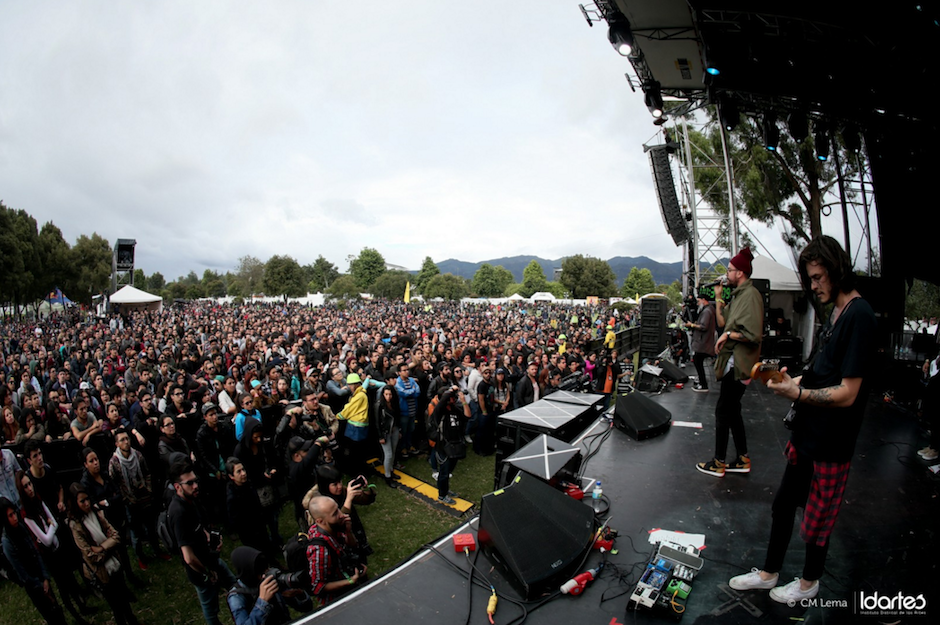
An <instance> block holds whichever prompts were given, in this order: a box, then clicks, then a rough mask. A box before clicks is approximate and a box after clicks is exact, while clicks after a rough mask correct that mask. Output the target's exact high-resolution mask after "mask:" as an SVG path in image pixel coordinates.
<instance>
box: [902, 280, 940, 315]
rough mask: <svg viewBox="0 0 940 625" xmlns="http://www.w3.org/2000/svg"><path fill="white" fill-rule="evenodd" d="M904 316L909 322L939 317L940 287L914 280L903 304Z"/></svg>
mask: <svg viewBox="0 0 940 625" xmlns="http://www.w3.org/2000/svg"><path fill="white" fill-rule="evenodd" d="M904 316H905V318H907V319H908V320H911V321H915V320H916V321H919V320H921V319H928V320H929V319H930V318H931V317H940V287H938V286H937V285H936V284H931V283H930V282H924V281H923V280H914V284H912V285H911V288H910V290H909V291H908V292H907V299H906V300H905V302H904Z"/></svg>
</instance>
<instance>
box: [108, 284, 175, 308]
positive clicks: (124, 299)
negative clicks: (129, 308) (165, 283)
mask: <svg viewBox="0 0 940 625" xmlns="http://www.w3.org/2000/svg"><path fill="white" fill-rule="evenodd" d="M108 300H109V301H110V302H111V303H112V304H153V303H156V302H162V301H163V298H162V297H160V296H159V295H153V294H152V293H148V292H147V291H141V290H140V289H137V288H134V287H132V286H131V285H129V284H128V285H127V286H125V287H122V288H121V289H118V291H117V293H115V294H114V295H112V296H111V297H109V298H108Z"/></svg>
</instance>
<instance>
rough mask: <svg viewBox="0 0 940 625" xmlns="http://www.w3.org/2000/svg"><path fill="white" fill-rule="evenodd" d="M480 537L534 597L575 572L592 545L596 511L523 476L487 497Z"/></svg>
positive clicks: (521, 588) (488, 551) (491, 554)
mask: <svg viewBox="0 0 940 625" xmlns="http://www.w3.org/2000/svg"><path fill="white" fill-rule="evenodd" d="M478 537H479V540H480V545H481V547H483V549H484V550H485V552H486V554H487V556H488V557H490V558H491V559H492V560H493V561H495V562H496V563H497V564H499V565H500V566H501V567H502V568H503V569H505V570H506V571H507V572H508V573H509V576H508V577H509V580H510V582H511V583H513V584H514V585H517V587H518V589H519V591H520V592H521V593H522V595H523V596H525V598H526V599H533V598H535V597H537V596H538V595H539V594H541V593H542V592H544V591H546V590H549V589H551V588H552V587H556V586H559V585H560V584H561V583H563V582H564V581H565V580H567V579H568V578H570V577H571V575H572V574H573V573H575V572H577V571H576V570H575V569H576V567H578V565H579V564H580V563H581V559H582V557H583V556H584V554H585V553H586V552H587V550H588V549H590V548H591V545H592V543H593V542H594V541H593V538H594V509H593V508H591V507H590V506H588V505H586V504H584V503H582V502H580V501H578V500H576V499H572V498H571V497H569V496H568V495H566V494H564V493H562V492H561V491H559V490H556V489H555V488H553V487H552V486H550V485H549V484H547V483H545V482H543V481H542V480H540V479H538V478H537V477H535V476H532V475H528V474H527V473H520V474H519V475H518V476H517V477H516V479H515V480H513V482H512V483H511V484H510V485H509V486H507V487H506V488H504V489H501V490H497V491H495V492H492V493H490V494H488V495H483V500H482V503H481V508H480V529H479V532H478Z"/></svg>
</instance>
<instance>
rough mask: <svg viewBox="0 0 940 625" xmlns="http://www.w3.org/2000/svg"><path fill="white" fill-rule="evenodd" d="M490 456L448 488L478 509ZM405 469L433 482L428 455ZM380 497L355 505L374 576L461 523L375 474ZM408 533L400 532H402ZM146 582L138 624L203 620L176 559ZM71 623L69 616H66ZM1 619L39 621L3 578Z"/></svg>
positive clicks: (102, 608) (36, 624)
mask: <svg viewBox="0 0 940 625" xmlns="http://www.w3.org/2000/svg"><path fill="white" fill-rule="evenodd" d="M493 469H494V458H493V457H492V456H490V457H488V458H481V457H479V456H477V455H475V454H474V453H472V452H470V453H469V454H468V456H467V459H466V460H461V461H460V462H459V464H458V465H457V469H456V471H455V472H454V477H453V479H452V480H451V489H452V490H455V491H456V492H457V493H459V494H460V496H461V497H462V498H464V499H467V500H469V501H473V502H474V503H475V504H476V505H477V506H478V507H479V503H480V498H481V496H482V495H484V494H485V493H488V492H490V491H491V490H492V488H493ZM405 472H406V473H408V474H409V475H411V476H413V477H416V478H418V479H420V480H423V481H425V482H428V483H431V469H430V467H429V465H428V463H427V458H426V457H424V456H422V457H419V458H411V459H409V460H408V461H407V462H406V463H405ZM373 478H374V479H372V481H373V482H374V483H375V485H376V488H377V490H378V498H377V499H376V501H375V503H374V504H372V505H371V506H364V507H361V508H359V514H360V517H361V518H362V522H363V525H365V528H366V532H367V533H368V535H369V542H370V544H371V545H372V548H373V549H375V554H373V555H372V556H370V557H369V573H370V576H371V577H377V576H379V575H381V574H382V573H384V572H385V571H387V570H389V569H390V568H392V567H394V566H395V565H396V564H398V563H399V562H400V561H401V560H403V559H405V558H407V557H408V556H409V555H411V554H412V553H413V552H414V551H415V550H416V549H418V548H419V547H421V545H423V544H424V543H426V542H428V541H430V540H432V539H434V538H437V537H438V536H440V535H442V534H444V533H445V532H448V531H450V530H452V529H453V528H455V527H456V526H457V525H459V524H460V523H461V522H462V521H461V520H460V519H457V518H455V517H453V516H451V515H449V514H447V513H445V512H443V511H441V510H437V509H436V508H434V507H432V506H430V505H428V504H427V503H425V502H423V501H420V500H418V499H416V498H414V497H411V496H408V495H406V494H405V493H404V492H402V491H400V490H393V489H389V488H388V487H386V486H385V482H384V480H383V479H382V478H381V477H380V476H378V475H375V476H373ZM292 510H293V509H292V507H291V506H290V504H288V505H285V507H284V509H283V511H282V513H281V520H280V526H281V535H282V536H284V537H287V536H289V535H290V534H292V533H294V532H295V531H296V524H295V523H294V521H293V519H292V518H291V516H292ZM405 529H406V530H407V531H402V530H405ZM238 544H239V543H237V542H234V544H233V541H231V540H229V539H226V544H225V545H224V548H223V553H224V554H225V556H226V560H227V561H228V555H229V554H230V553H231V550H232V549H234V548H235V547H237V546H238ZM135 572H136V573H137V575H139V576H140V577H141V578H142V579H143V580H144V581H145V582H146V586H145V587H143V588H132V590H133V591H134V592H135V594H136V595H137V603H135V604H134V610H135V612H136V614H137V617H138V618H139V619H140V621H141V622H142V623H147V624H150V623H161V624H162V623H167V624H169V623H172V624H174V625H183V624H192V625H199V624H200V623H204V622H205V621H204V620H203V618H202V612H201V610H200V609H199V602H198V600H197V598H196V591H195V590H194V589H193V587H192V585H191V584H190V583H189V582H188V581H187V580H186V575H185V573H184V572H183V567H182V565H181V564H180V562H179V560H178V559H177V560H173V561H171V562H162V561H156V562H154V563H153V564H152V565H150V567H149V570H147V571H145V572H143V571H135ZM220 602H221V609H222V622H223V623H224V622H229V623H231V616H230V615H229V614H228V609H227V607H225V605H224V598H220ZM91 605H93V606H95V607H97V608H98V609H99V612H98V614H96V615H93V616H91V617H88V620H89V621H90V622H92V623H95V624H97V625H105V624H106V623H113V622H114V619H113V618H111V614H110V611H109V610H108V606H107V604H106V603H104V602H103V601H100V600H98V599H92V600H91ZM66 618H67V620H68V621H69V623H72V620H71V616H69V615H66ZM0 623H2V624H6V623H10V624H14V623H15V624H16V625H42V623H43V621H42V619H41V618H40V617H39V613H38V612H37V611H36V609H35V608H34V607H33V605H32V603H31V602H30V601H29V599H28V598H27V597H26V593H25V592H24V591H23V589H21V588H19V587H17V586H15V585H14V584H12V583H10V582H8V581H6V580H3V581H0Z"/></svg>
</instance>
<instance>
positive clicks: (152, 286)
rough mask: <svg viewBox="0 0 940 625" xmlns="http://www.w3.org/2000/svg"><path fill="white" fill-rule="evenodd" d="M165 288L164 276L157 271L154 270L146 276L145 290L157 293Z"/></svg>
mask: <svg viewBox="0 0 940 625" xmlns="http://www.w3.org/2000/svg"><path fill="white" fill-rule="evenodd" d="M165 288H166V278H164V277H163V274H162V273H160V272H159V271H155V272H154V273H152V274H150V276H149V277H148V278H147V290H148V291H150V292H151V293H159V292H160V291H162V290H163V289H165Z"/></svg>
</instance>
